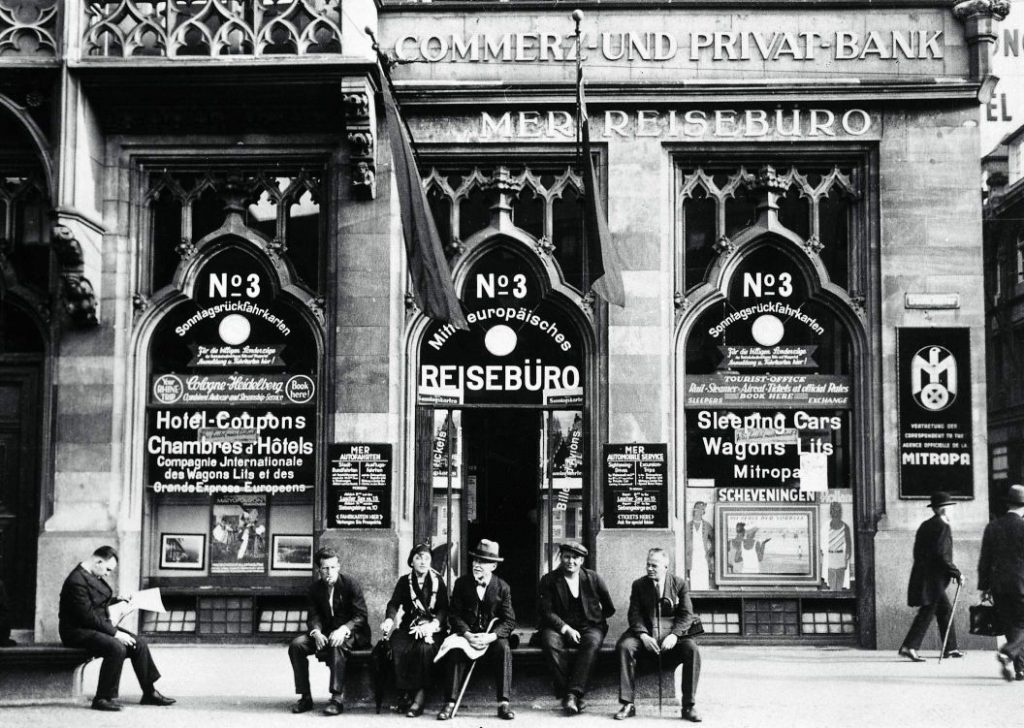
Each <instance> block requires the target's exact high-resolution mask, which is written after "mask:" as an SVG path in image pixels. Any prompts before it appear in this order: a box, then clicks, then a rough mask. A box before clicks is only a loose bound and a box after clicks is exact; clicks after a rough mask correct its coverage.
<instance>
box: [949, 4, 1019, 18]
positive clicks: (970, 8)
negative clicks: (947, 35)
mask: <svg viewBox="0 0 1024 728" xmlns="http://www.w3.org/2000/svg"><path fill="white" fill-rule="evenodd" d="M1009 14H1010V0H963V2H958V3H956V4H955V5H953V15H954V16H956V18H957V20H960V21H964V20H967V19H969V18H972V17H975V16H983V17H992V18H995V19H996V20H1003V19H1004V18H1006V16H1007V15H1009Z"/></svg>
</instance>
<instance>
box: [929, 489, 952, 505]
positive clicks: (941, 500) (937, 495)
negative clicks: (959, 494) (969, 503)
mask: <svg viewBox="0 0 1024 728" xmlns="http://www.w3.org/2000/svg"><path fill="white" fill-rule="evenodd" d="M955 505H956V501H955V500H953V499H952V498H950V497H949V493H946V492H945V491H941V490H937V491H935V492H934V493H932V498H931V500H930V501H929V502H928V507H929V508H942V507H943V506H955Z"/></svg>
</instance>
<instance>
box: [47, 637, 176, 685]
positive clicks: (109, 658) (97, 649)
mask: <svg viewBox="0 0 1024 728" xmlns="http://www.w3.org/2000/svg"><path fill="white" fill-rule="evenodd" d="M129 634H131V633H129ZM132 636H133V637H135V645H134V646H130V645H126V644H124V643H122V642H121V641H119V640H118V639H116V638H115V637H112V636H110V635H109V634H107V633H106V632H97V631H95V630H91V629H75V630H71V631H69V632H68V633H66V634H62V635H61V641H62V642H63V643H64V644H65V645H67V646H68V647H80V648H82V649H84V650H86V651H87V652H88V653H89V654H90V655H93V656H94V657H100V658H102V659H103V662H102V663H101V664H100V677H99V680H98V681H97V683H96V699H97V700H101V699H106V700H114V699H115V698H117V695H118V690H119V688H120V686H121V670H122V668H123V667H124V661H125V659H126V658H129V659H131V661H132V668H133V669H134V670H135V677H137V678H138V680H139V687H141V688H142V692H143V693H144V694H147V695H148V694H149V693H151V692H153V683H155V682H156V681H157V680H159V679H160V671H159V670H157V669H156V665H154V664H153V657H152V655H150V653H149V645H147V644H146V641H145V640H144V639H142V638H141V637H138V636H136V635H132Z"/></svg>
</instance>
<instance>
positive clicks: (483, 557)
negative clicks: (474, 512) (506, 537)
mask: <svg viewBox="0 0 1024 728" xmlns="http://www.w3.org/2000/svg"><path fill="white" fill-rule="evenodd" d="M469 557H470V558H471V559H479V560H480V561H491V562H493V563H495V564H500V563H501V562H502V561H504V560H505V559H503V558H501V557H500V556H498V542H497V541H488V540H487V539H486V538H482V539H480V543H478V544H477V545H476V548H475V549H471V550H470V552H469Z"/></svg>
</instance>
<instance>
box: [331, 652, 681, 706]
mask: <svg viewBox="0 0 1024 728" xmlns="http://www.w3.org/2000/svg"><path fill="white" fill-rule="evenodd" d="M436 667H437V668H438V670H437V672H436V673H435V679H434V689H433V691H432V694H431V695H429V696H428V705H429V706H430V707H431V708H433V709H437V708H438V707H440V705H441V702H442V700H441V692H442V690H443V688H442V681H443V677H442V676H443V668H442V667H441V665H437V666H436ZM679 669H681V668H679ZM373 672H374V668H373V663H372V659H371V651H370V650H354V651H353V652H351V653H350V655H349V659H348V663H347V665H346V671H345V702H346V703H351V704H354V705H359V704H362V705H374V704H375V702H376V701H375V691H374V687H375V684H374V683H375V676H374V674H373ZM311 677H312V676H311ZM312 679H313V680H314V681H316V680H318V679H321V678H318V677H312ZM679 679H680V674H679V670H678V669H677V671H676V674H675V675H668V674H666V675H665V676H664V678H663V679H662V689H663V691H664V696H665V699H666V701H671V700H672V699H673V698H675V699H676V700H678V696H679ZM316 687H317V685H316V684H314V688H316ZM636 688H637V697H638V698H639V699H641V700H654V701H656V700H657V696H658V681H657V678H656V677H655V674H654V671H653V662H651V661H648V662H642V663H641V664H640V665H638V666H637V685H636ZM618 689H619V662H618V658H617V656H616V654H615V645H614V643H612V644H609V643H608V642H606V643H605V644H604V645H602V647H601V649H600V651H599V652H598V655H597V661H596V663H595V665H594V671H593V673H592V674H591V685H590V691H589V695H588V699H590V700H591V702H606V703H610V704H617V702H618ZM512 692H513V695H512V702H513V704H515V703H517V702H519V703H520V704H522V703H524V702H525V701H529V702H530V703H533V704H538V703H539V704H546V703H550V706H549V707H551V708H554V707H556V706H557V705H558V701H557V700H556V699H555V696H554V690H553V687H552V683H551V674H550V671H549V668H548V665H547V663H546V660H545V657H544V653H543V651H542V650H541V648H540V647H533V646H530V645H529V644H528V643H527V642H526V640H525V639H524V640H523V642H522V644H521V645H520V646H519V647H516V648H514V649H513V650H512ZM381 697H382V699H383V708H382V709H383V710H384V711H386V710H387V709H388V706H389V705H390V704H392V703H393V702H394V701H395V699H396V697H397V694H396V692H395V690H394V686H393V685H391V684H390V683H388V684H387V685H386V686H385V687H384V689H383V690H382V695H381ZM463 702H464V704H465V705H467V706H481V707H482V706H486V707H487V708H488V709H490V708H491V706H493V705H494V678H493V677H492V675H491V673H490V672H488V671H486V670H485V671H483V672H481V673H480V674H479V676H477V675H474V677H473V679H472V682H471V683H470V685H469V688H468V689H467V690H466V695H465V698H464V699H463ZM666 704H667V703H666ZM522 707H525V706H522Z"/></svg>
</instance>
